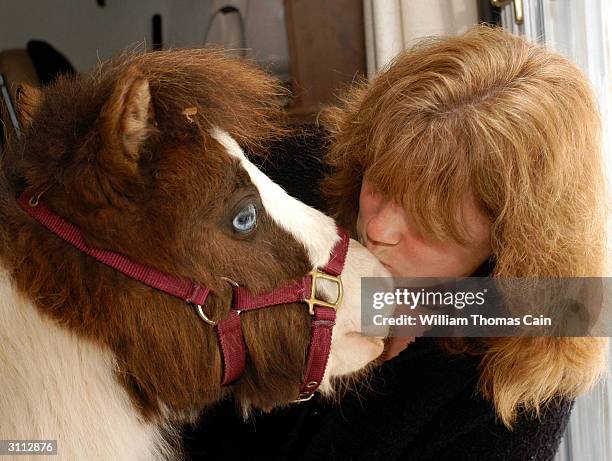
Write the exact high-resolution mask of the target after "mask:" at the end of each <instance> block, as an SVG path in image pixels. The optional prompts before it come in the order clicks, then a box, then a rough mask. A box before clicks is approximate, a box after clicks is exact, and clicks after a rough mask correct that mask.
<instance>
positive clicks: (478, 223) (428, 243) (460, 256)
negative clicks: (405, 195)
mask: <svg viewBox="0 0 612 461" xmlns="http://www.w3.org/2000/svg"><path fill="white" fill-rule="evenodd" d="M462 212H463V219H465V225H466V229H467V230H468V232H469V235H470V236H471V242H470V243H469V244H468V245H460V244H458V243H456V242H454V241H447V242H440V241H437V240H432V239H429V238H426V237H424V236H422V235H420V233H419V232H418V231H417V229H416V227H415V226H414V224H413V222H412V221H411V219H410V216H407V215H406V213H405V211H404V209H403V208H402V207H401V206H400V205H398V204H396V203H394V202H390V201H387V200H385V199H383V198H382V196H381V195H380V194H379V193H378V192H376V191H375V190H374V188H373V187H372V185H371V184H370V183H369V182H368V181H366V180H364V181H363V184H362V185H361V193H360V196H359V215H358V217H357V232H358V233H359V237H360V240H361V242H362V243H363V244H364V245H365V246H366V247H367V248H368V249H369V250H370V251H371V252H372V253H374V255H376V257H377V258H378V259H379V260H380V261H381V262H382V263H383V265H385V266H386V267H387V269H388V270H389V271H390V272H391V274H392V275H393V276H395V277H463V276H469V275H471V274H472V273H474V271H475V270H476V269H477V268H478V267H479V266H480V265H481V264H482V263H483V262H485V261H486V260H487V258H488V257H489V256H490V254H491V247H490V244H489V228H490V224H489V222H488V221H487V219H486V218H485V216H484V215H483V214H482V213H481V212H480V211H479V210H478V208H477V207H476V204H474V203H473V202H471V201H466V203H465V205H464V208H463V210H462Z"/></svg>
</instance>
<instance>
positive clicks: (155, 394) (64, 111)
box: [0, 50, 388, 461]
mask: <svg viewBox="0 0 612 461" xmlns="http://www.w3.org/2000/svg"><path fill="white" fill-rule="evenodd" d="M277 95H278V89H277V87H276V85H275V83H274V82H273V81H272V80H271V79H269V78H268V77H267V76H266V75H265V74H263V73H262V72H260V71H258V70H257V69H255V68H253V67H251V66H250V65H247V64H245V63H244V62H240V61H237V60H231V59H228V58H225V57H223V56H222V55H220V54H218V53H215V52H210V51H202V50H185V51H172V52H159V53H154V54H142V55H132V56H124V57H122V58H120V59H117V60H115V61H112V62H109V63H107V64H105V65H103V66H102V67H101V68H100V69H99V70H98V71H97V72H96V73H94V74H93V75H90V76H86V77H78V78H60V79H59V80H58V81H56V82H55V83H54V84H52V85H51V86H49V87H47V88H44V89H42V90H36V89H33V88H26V89H25V90H24V91H23V92H22V93H21V96H20V99H19V102H18V105H19V109H20V115H21V120H22V123H23V124H24V128H25V129H24V134H23V136H22V138H21V139H20V140H12V141H11V142H10V143H9V146H8V148H7V150H6V153H5V157H4V159H3V168H2V175H1V176H0V245H1V246H0V266H1V268H0V338H1V343H0V366H1V367H2V371H1V372H0V389H1V391H0V439H57V440H58V454H59V456H58V457H53V458H52V459H68V460H75V459H88V460H89V459H92V460H93V459H95V460H112V461H117V460H166V459H180V457H181V447H180V444H179V442H178V440H179V437H178V435H179V434H178V431H179V429H178V428H179V427H180V426H179V425H180V424H182V423H184V422H188V421H193V420H194V419H195V418H196V417H197V415H199V414H200V413H201V411H202V410H203V409H205V408H206V407H207V406H208V405H210V404H212V403H214V402H216V401H218V400H219V399H222V398H224V397H226V396H228V395H230V394H233V396H234V398H235V399H236V401H237V402H239V404H240V406H241V408H242V410H243V411H244V412H248V410H249V408H251V407H257V408H262V409H270V408H272V407H274V406H277V405H284V404H287V403H288V402H290V401H291V400H292V399H293V398H295V396H296V395H297V391H298V388H299V385H300V381H301V379H302V373H303V368H304V358H305V354H306V348H307V345H308V341H309V333H310V317H309V315H308V313H307V309H306V308H305V306H304V305H303V304H291V305H281V306H276V307H273V308H268V309H263V310H260V311H253V312H248V313H245V315H243V320H242V323H243V329H244V335H245V341H246V344H247V348H248V354H249V357H248V362H247V368H246V370H245V373H244V375H243V376H242V377H241V378H240V379H239V380H238V381H237V382H236V383H234V384H233V385H230V386H227V387H223V388H222V387H221V386H220V382H221V371H222V365H221V359H220V354H219V346H218V343H217V338H216V336H215V332H214V331H213V329H212V328H211V327H210V325H207V324H205V323H204V322H202V321H201V320H200V318H199V317H198V315H197V314H196V312H195V311H194V309H193V308H192V307H191V306H189V305H187V304H186V303H184V302H182V301H180V300H178V299H175V298H172V297H171V296H168V295H166V294H164V293H161V292H159V291H156V290H154V289H151V288H148V287H146V286H144V285H142V284H140V283H139V282H136V281H134V280H131V279H129V278H126V277H124V276H123V275H121V274H119V273H117V272H115V271H114V270H113V269H110V268H108V267H106V266H104V265H102V264H100V263H98V262H96V261H94V260H92V259H91V258H89V257H87V256H85V255H83V254H82V253H80V252H78V251H77V250H75V249H73V248H72V247H70V246H69V245H68V244H66V243H64V242H63V241H61V240H59V239H58V238H57V237H55V236H54V235H52V234H50V233H49V232H48V231H46V230H44V229H43V228H42V227H41V226H40V225H38V224H37V223H36V222H34V221H33V220H32V219H31V218H29V217H28V216H26V215H25V214H24V213H23V211H21V210H20V209H19V208H18V207H17V205H16V203H15V199H16V197H17V196H18V195H19V194H20V193H21V192H22V191H23V190H24V189H25V188H29V189H31V190H33V191H35V192H37V193H41V194H42V197H41V200H42V201H44V202H45V204H46V205H47V206H48V207H49V208H51V209H52V210H54V211H55V212H56V213H57V214H59V215H60V216H62V217H64V218H66V219H67V220H69V221H71V222H72V223H73V224H75V225H77V226H78V227H79V228H80V229H81V231H82V232H83V234H84V236H85V239H86V241H87V242H88V243H89V244H90V245H92V246H95V247H98V248H104V249H110V250H112V251H116V252H120V253H123V254H125V255H127V256H129V257H130V258H131V259H133V260H135V261H138V262H139V263H142V264H146V265H148V266H151V267H154V268H156V269H158V270H162V271H164V272H167V273H170V274H173V275H176V276H181V277H186V278H191V279H193V280H195V281H197V282H199V283H200V284H201V285H203V286H207V287H210V288H211V289H212V290H213V295H212V296H211V298H209V301H208V302H207V304H206V306H205V309H206V311H207V313H208V314H209V316H211V317H213V318H215V319H220V318H223V316H224V315H225V314H227V311H228V308H229V303H230V300H231V289H230V286H229V284H227V283H226V282H225V281H223V280H222V279H221V278H220V277H222V276H225V277H229V278H231V279H233V280H235V281H237V282H238V283H239V284H240V285H243V286H246V287H248V288H249V289H250V290H251V291H253V292H261V291H267V290H270V289H273V288H274V287H276V286H278V285H279V284H280V283H282V282H283V281H286V280H290V279H293V278H296V277H300V276H302V275H304V274H305V273H307V272H308V271H309V270H310V269H311V268H312V267H315V266H323V265H324V264H325V263H326V261H327V258H328V257H329V252H330V250H331V248H332V247H333V245H334V243H335V241H336V239H337V238H338V237H337V236H336V232H335V224H334V222H333V220H332V219H330V218H329V217H327V216H325V215H323V214H322V213H320V212H318V211H316V210H314V209H312V208H309V207H307V206H305V205H304V204H302V203H300V202H299V201H297V200H295V199H293V198H291V197H289V196H288V195H287V194H286V193H285V192H284V191H283V190H282V189H281V188H280V187H278V186H277V185H275V184H274V183H272V182H271V181H270V180H269V179H268V178H267V177H266V176H265V175H263V174H262V173H261V172H260V171H259V170H258V169H257V168H256V167H255V166H254V164H253V163H251V161H250V160H249V159H248V158H247V156H246V155H245V153H244V150H243V147H245V146H246V147H248V148H249V149H250V150H252V151H256V150H258V149H261V147H262V146H265V141H266V140H267V139H269V138H270V137H271V136H273V135H275V134H276V133H278V130H277V128H276V126H277V125H276V119H275V118H276V116H277V114H278V105H277V103H276V102H275V101H276V96H277ZM186 109H187V110H186ZM241 146H242V147H241ZM248 203H253V204H255V205H256V207H257V209H258V222H257V226H256V227H255V229H254V230H253V231H252V232H250V233H248V234H245V235H243V234H240V233H237V232H236V231H235V230H234V229H233V228H232V218H233V217H234V216H235V214H236V213H237V211H239V210H240V209H241V207H244V205H245V204H248ZM385 275H388V274H387V273H386V271H385V270H384V269H383V268H382V266H380V264H379V263H378V262H377V261H376V260H375V258H374V257H373V256H371V255H370V254H369V253H368V252H367V251H366V250H365V249H364V248H363V247H361V246H360V245H359V244H358V243H357V242H355V241H351V243H350V247H349V253H348V256H347V260H346V268H345V271H344V273H343V275H342V280H343V282H344V288H345V298H344V302H343V304H342V305H341V307H340V308H339V309H338V318H337V325H336V327H335V329H334V334H333V341H332V350H331V355H330V359H329V364H328V368H327V371H326V376H325V379H324V383H323V385H322V390H323V391H324V392H326V393H331V392H332V378H333V377H335V376H342V375H346V374H350V373H353V372H355V371H357V370H360V369H362V368H363V367H364V366H366V365H367V364H368V363H369V362H371V361H372V360H374V359H375V358H376V357H377V356H378V355H379V354H380V353H381V352H382V342H381V340H380V339H377V338H365V337H363V336H361V335H360V334H359V333H358V331H359V329H360V325H359V319H360V314H359V305H360V289H359V288H360V277H362V276H385ZM325 288H327V289H329V291H330V292H329V293H327V295H328V296H333V293H332V292H331V291H333V290H331V289H330V287H324V291H325ZM19 459H27V458H26V457H19ZM33 459H43V457H40V456H37V457H36V458H33ZM50 459H51V458H50Z"/></svg>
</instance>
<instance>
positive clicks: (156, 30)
mask: <svg viewBox="0 0 612 461" xmlns="http://www.w3.org/2000/svg"><path fill="white" fill-rule="evenodd" d="M152 22H153V50H154V51H160V50H161V49H163V47H164V44H163V41H162V17H161V14H154V15H153V21H152Z"/></svg>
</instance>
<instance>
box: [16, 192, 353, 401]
mask: <svg viewBox="0 0 612 461" xmlns="http://www.w3.org/2000/svg"><path fill="white" fill-rule="evenodd" d="M17 203H18V204H19V206H20V207H21V208H22V209H23V210H24V211H25V212H26V213H27V214H29V215H30V216H31V217H32V218H34V219H35V220H36V221H38V222H39V223H40V224H42V225H43V226H44V227H45V228H47V229H48V230H49V231H50V232H52V233H53V234H55V235H56V236H58V237H59V238H61V239H62V240H64V241H65V242H67V243H69V244H70V245H72V246H73V247H75V248H77V249H78V250H80V251H81V252H83V253H85V254H87V255H89V256H91V257H92V258H94V259H96V260H97V261H99V262H101V263H103V264H105V265H107V266H109V267H111V268H113V269H115V270H117V271H119V272H121V273H122V274H124V275H127V276H128V277H131V278H133V279H135V280H138V281H140V282H142V283H144V284H145V285H148V286H149V287H151V288H155V289H157V290H160V291H163V292H164V293H167V294H169V295H172V296H175V297H177V298H180V299H182V300H183V301H185V302H186V303H188V304H193V305H195V306H196V307H197V308H198V312H199V313H200V315H201V316H202V318H204V320H206V321H207V322H208V323H210V324H212V325H215V328H216V330H217V335H218V337H219V343H220V350H221V356H222V360H223V380H222V385H227V384H229V383H231V382H233V381H235V380H236V379H238V378H239V377H240V376H241V375H242V373H243V372H244V369H245V365H246V354H247V352H246V344H245V342H244V336H243V334H242V326H241V322H240V313H241V312H244V311H249V310H254V309H260V308H264V307H269V306H274V305H277V304H289V303H295V302H306V303H308V304H309V307H310V313H311V315H312V316H313V319H312V323H311V336H310V344H309V347H308V356H307V359H306V368H305V372H304V378H303V381H302V384H301V386H300V391H299V395H298V398H297V399H296V401H305V400H309V399H310V398H311V397H312V396H313V395H314V392H315V391H316V390H317V389H318V387H319V385H320V384H321V380H322V378H323V375H324V373H325V368H326V366H327V361H328V358H329V352H330V347H331V339H332V329H333V327H334V324H335V319H336V307H337V304H338V303H339V302H340V300H341V298H342V282H341V281H340V279H339V275H340V274H341V273H342V270H343V268H344V261H345V259H346V254H347V251H348V245H349V236H348V233H347V231H346V230H344V229H342V228H341V227H338V228H337V231H338V234H339V235H340V237H341V238H340V240H339V241H338V242H337V243H336V245H335V246H334V248H333V249H332V252H331V255H330V259H329V261H328V263H327V264H326V266H325V267H324V268H323V272H318V271H313V272H311V273H310V274H308V275H306V276H304V277H302V278H301V279H299V280H292V281H290V282H288V283H286V284H285V285H283V286H281V287H278V288H276V289H275V290H273V291H271V292H268V293H263V294H259V295H253V294H251V293H250V292H249V291H248V290H246V289H245V288H244V287H236V288H235V290H234V297H233V303H232V306H231V309H230V311H229V315H228V316H227V318H225V319H223V320H221V321H219V322H217V323H215V322H212V321H210V320H209V319H208V318H207V317H206V316H205V314H204V313H203V312H202V306H203V305H204V304H205V302H206V299H207V298H208V295H209V294H210V289H209V288H205V287H202V286H200V285H198V284H196V283H195V282H193V281H191V280H188V279H184V278H180V277H175V276H172V275H169V274H166V273H164V272H161V271H158V270H156V269H153V268H150V267H147V266H144V265H142V264H139V263H137V262H135V261H132V260H131V259H129V258H128V257H126V256H124V255H122V254H119V253H115V252H112V251H107V250H101V249H97V248H93V247H91V246H89V245H88V244H87V243H86V242H85V239H84V238H83V235H82V233H81V231H80V230H79V229H78V228H77V227H76V226H74V225H73V224H71V223H69V222H68V221H66V220H65V219H63V218H61V217H60V216H58V215H56V214H55V213H53V212H52V211H51V210H49V209H48V208H47V207H46V206H45V205H44V204H42V203H41V202H40V201H39V196H34V195H32V194H31V193H30V192H28V191H26V192H24V193H23V194H22V195H21V196H20V197H19V198H18V199H17ZM319 278H324V279H330V280H332V281H334V282H335V283H337V286H338V299H337V300H336V302H335V303H327V302H325V301H322V300H319V299H317V298H316V283H317V280H318V279H319Z"/></svg>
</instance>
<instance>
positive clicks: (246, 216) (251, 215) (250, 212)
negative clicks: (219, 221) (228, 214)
mask: <svg viewBox="0 0 612 461" xmlns="http://www.w3.org/2000/svg"><path fill="white" fill-rule="evenodd" d="M256 224H257V208H255V205H254V204H253V203H249V204H248V205H247V206H246V207H244V208H243V209H242V210H240V211H239V212H238V214H237V215H236V216H235V217H234V220H233V221H232V225H233V226H234V229H236V230H237V231H238V232H243V233H244V232H250V231H252V230H253V228H254V227H255V225H256Z"/></svg>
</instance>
